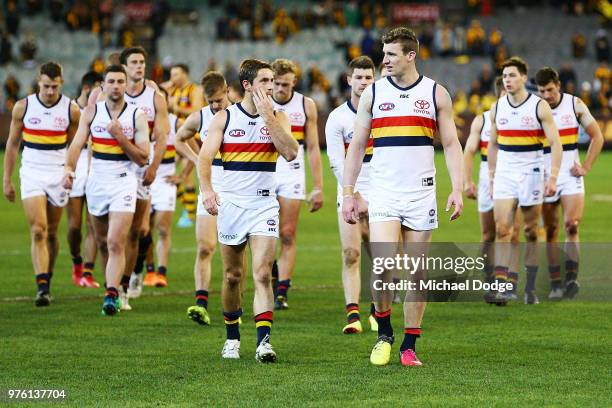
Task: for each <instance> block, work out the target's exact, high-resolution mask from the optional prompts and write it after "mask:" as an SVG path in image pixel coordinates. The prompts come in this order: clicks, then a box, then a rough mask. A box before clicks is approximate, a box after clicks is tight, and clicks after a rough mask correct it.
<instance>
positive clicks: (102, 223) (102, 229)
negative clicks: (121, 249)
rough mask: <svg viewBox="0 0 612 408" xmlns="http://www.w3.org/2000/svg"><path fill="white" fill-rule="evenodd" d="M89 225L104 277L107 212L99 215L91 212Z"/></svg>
mask: <svg viewBox="0 0 612 408" xmlns="http://www.w3.org/2000/svg"><path fill="white" fill-rule="evenodd" d="M91 227H92V229H93V231H94V237H95V238H96V244H97V246H98V254H99V255H100V261H102V270H103V271H104V278H106V266H107V265H108V244H107V242H106V238H107V237H108V214H105V215H101V216H95V215H93V214H92V215H91ZM106 284H108V282H106Z"/></svg>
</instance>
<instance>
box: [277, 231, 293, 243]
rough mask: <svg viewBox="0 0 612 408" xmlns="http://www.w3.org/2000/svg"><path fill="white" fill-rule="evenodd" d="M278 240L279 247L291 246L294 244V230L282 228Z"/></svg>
mask: <svg viewBox="0 0 612 408" xmlns="http://www.w3.org/2000/svg"><path fill="white" fill-rule="evenodd" d="M279 238H280V241H281V245H283V246H293V245H294V244H295V228H282V229H281V230H280V234H279Z"/></svg>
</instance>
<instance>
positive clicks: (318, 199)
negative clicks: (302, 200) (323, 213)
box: [307, 188, 323, 213]
mask: <svg viewBox="0 0 612 408" xmlns="http://www.w3.org/2000/svg"><path fill="white" fill-rule="evenodd" d="M307 203H308V211H310V212H311V213H312V212H316V211H319V210H320V209H321V207H323V192H322V191H321V190H320V189H317V188H315V189H314V190H312V191H311V192H310V195H309V196H308V200H307Z"/></svg>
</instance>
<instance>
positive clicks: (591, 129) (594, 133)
mask: <svg viewBox="0 0 612 408" xmlns="http://www.w3.org/2000/svg"><path fill="white" fill-rule="evenodd" d="M574 106H575V109H576V116H578V120H579V122H580V125H581V126H582V127H583V128H584V131H585V132H586V133H587V135H589V138H590V139H591V142H590V143H589V149H588V150H587V156H586V159H585V161H584V164H582V165H580V163H574V166H573V167H572V170H571V172H572V174H573V175H574V176H585V175H586V174H587V173H588V172H589V171H590V170H591V168H592V167H593V164H594V163H595V160H597V156H599V153H601V149H602V147H603V144H604V138H603V135H602V134H601V129H600V128H599V125H598V124H597V121H596V120H595V118H594V117H593V115H591V112H590V111H589V108H588V107H587V106H586V105H585V104H584V102H582V100H581V99H580V98H576V99H575V105H574Z"/></svg>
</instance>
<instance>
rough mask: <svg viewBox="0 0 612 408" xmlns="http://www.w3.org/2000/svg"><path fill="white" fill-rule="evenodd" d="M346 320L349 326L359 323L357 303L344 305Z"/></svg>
mask: <svg viewBox="0 0 612 408" xmlns="http://www.w3.org/2000/svg"><path fill="white" fill-rule="evenodd" d="M346 320H348V322H349V324H350V323H353V322H358V321H359V305H358V304H357V303H349V304H348V305H346Z"/></svg>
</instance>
